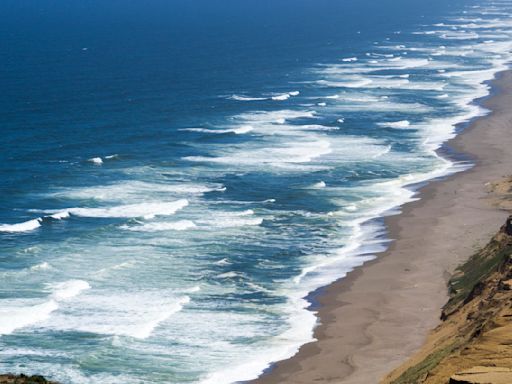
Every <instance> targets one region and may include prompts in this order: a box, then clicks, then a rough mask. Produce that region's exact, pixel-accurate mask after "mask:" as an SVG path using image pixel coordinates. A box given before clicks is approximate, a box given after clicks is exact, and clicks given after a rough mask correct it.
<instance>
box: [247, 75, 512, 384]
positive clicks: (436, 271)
mask: <svg viewBox="0 0 512 384" xmlns="http://www.w3.org/2000/svg"><path fill="white" fill-rule="evenodd" d="M490 84H491V87H492V88H491V93H490V95H489V96H487V97H485V98H483V99H481V103H480V104H481V105H483V106H484V107H486V108H488V109H490V110H491V112H490V113H489V114H487V115H486V116H483V117H479V118H477V119H475V120H474V121H472V122H471V123H470V124H468V125H467V126H466V127H465V128H464V129H463V130H462V131H461V132H458V134H457V136H456V137H455V138H453V139H451V140H449V141H448V142H446V143H445V144H444V145H443V147H442V149H441V150H440V151H441V152H444V151H447V150H448V151H449V152H454V153H456V154H461V155H462V156H464V157H467V156H469V157H471V159H472V160H473V163H474V166H473V167H472V168H470V169H468V170H465V171H464V172H459V173H455V174H452V175H448V176H445V177H443V178H441V179H433V180H430V181H428V182H426V184H425V185H423V186H422V187H420V188H419V189H418V190H417V191H416V196H417V197H419V198H420V199H419V200H417V201H413V202H409V203H407V204H405V205H404V206H402V207H401V210H400V211H401V213H399V214H398V215H394V216H389V217H385V218H384V222H385V225H386V228H387V232H388V235H389V238H390V239H395V240H393V241H392V242H391V243H390V245H389V247H388V249H387V250H386V251H385V252H382V253H380V254H377V258H376V259H375V260H373V261H369V262H367V263H365V264H364V265H363V266H361V267H358V268H356V269H355V270H354V271H352V272H350V273H349V274H348V275H347V276H346V277H345V278H342V279H339V280H338V281H336V282H334V283H332V284H330V285H328V286H326V287H323V288H320V289H319V290H317V291H315V292H312V293H310V295H309V297H308V300H309V301H310V302H311V301H312V300H311V298H312V297H314V299H315V300H314V305H315V310H316V311H317V317H318V319H319V322H318V325H317V327H316V328H315V331H314V337H315V339H316V340H317V341H315V342H312V343H308V344H305V345H303V346H302V347H301V348H300V350H299V352H298V353H297V354H296V355H295V356H293V357H291V358H290V359H287V360H283V361H280V362H276V363H274V364H273V365H272V366H271V368H269V369H268V370H267V371H266V372H265V373H263V374H262V375H261V376H260V377H259V378H258V379H256V380H253V381H249V382H248V383H252V384H274V383H276V384H277V383H293V384H300V383H312V382H320V383H322V382H323V383H334V382H336V383H349V384H371V383H377V382H379V380H381V379H382V378H384V376H385V375H386V374H388V373H389V372H390V371H391V370H392V369H394V368H396V367H398V366H399V365H400V364H401V363H403V362H404V361H405V360H406V359H408V358H409V357H411V356H412V355H413V353H414V352H415V351H417V350H418V349H419V348H420V347H421V346H422V344H423V342H424V341H425V339H426V337H427V335H428V333H429V332H430V331H431V330H432V329H433V328H434V327H435V326H436V325H437V324H439V316H440V313H441V311H440V309H441V307H442V306H443V305H444V304H445V303H446V301H447V299H448V290H447V285H446V283H447V281H448V278H449V277H450V275H451V273H452V272H453V271H454V269H455V268H456V267H457V266H458V265H459V264H461V263H462V262H464V261H465V260H466V259H467V258H469V256H470V255H471V254H472V253H473V251H474V249H475V248H478V247H479V246H482V245H484V244H485V243H486V242H487V240H488V239H489V238H490V237H491V236H492V235H493V234H494V233H495V232H496V231H497V230H498V229H499V227H500V226H501V224H502V223H503V220H504V219H505V217H506V216H507V213H505V212H503V211H500V210H499V209H497V208H495V207H492V205H491V204H490V202H489V201H488V197H487V192H486V188H485V184H486V183H488V182H491V181H496V180H498V179H500V178H501V177H503V176H505V175H507V174H509V172H511V170H512V159H510V160H509V158H508V156H507V150H509V148H512V139H511V137H512V132H510V131H511V130H510V129H509V127H508V126H507V124H509V123H510V122H511V121H512V111H507V107H508V106H509V105H510V104H512V71H509V70H507V71H504V72H500V73H497V74H496V76H495V79H494V80H492V81H491V82H490ZM508 165H510V167H509V166H508ZM312 305H313V303H312Z"/></svg>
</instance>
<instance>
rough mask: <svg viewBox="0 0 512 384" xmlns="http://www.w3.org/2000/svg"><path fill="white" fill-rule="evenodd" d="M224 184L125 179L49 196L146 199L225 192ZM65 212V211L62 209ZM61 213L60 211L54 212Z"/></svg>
mask: <svg viewBox="0 0 512 384" xmlns="http://www.w3.org/2000/svg"><path fill="white" fill-rule="evenodd" d="M225 190H226V188H225V187H224V186H223V185H222V184H197V183H190V182H177V183H176V182H174V183H169V182H161V183H148V182H143V181H135V180H132V181H125V182H120V183H116V184H110V185H98V186H93V187H81V188H63V189H60V190H58V191H56V192H53V193H49V196H52V197H58V198H60V199H78V200H90V199H94V200H98V201H122V202H126V201H138V200H145V199H146V198H147V196H148V195H151V196H159V197H161V198H162V199H163V198H168V196H169V194H175V195H202V194H204V193H208V192H215V191H216V192H223V191H225ZM60 212H62V214H64V212H65V211H60ZM54 213H56V214H59V211H57V212H54Z"/></svg>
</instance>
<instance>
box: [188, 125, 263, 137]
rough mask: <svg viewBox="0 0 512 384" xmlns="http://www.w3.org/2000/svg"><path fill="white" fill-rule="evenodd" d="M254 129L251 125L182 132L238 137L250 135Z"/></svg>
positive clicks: (194, 129) (195, 129)
mask: <svg viewBox="0 0 512 384" xmlns="http://www.w3.org/2000/svg"><path fill="white" fill-rule="evenodd" d="M253 129H254V128H253V127H252V126H250V125H243V126H241V127H238V128H229V129H210V128H183V129H181V130H182V131H189V132H199V133H213V134H226V133H234V134H236V135H241V134H244V133H249V132H251V131H252V130H253Z"/></svg>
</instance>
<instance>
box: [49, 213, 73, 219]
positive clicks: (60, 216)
mask: <svg viewBox="0 0 512 384" xmlns="http://www.w3.org/2000/svg"><path fill="white" fill-rule="evenodd" d="M50 217H51V218H52V219H55V220H62V219H67V218H68V217H69V212H68V211H62V212H57V213H54V214H53V215H50Z"/></svg>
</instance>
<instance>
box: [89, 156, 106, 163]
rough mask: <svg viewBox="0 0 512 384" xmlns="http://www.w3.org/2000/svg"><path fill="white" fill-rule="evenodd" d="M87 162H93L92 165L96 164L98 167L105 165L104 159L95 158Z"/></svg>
mask: <svg viewBox="0 0 512 384" xmlns="http://www.w3.org/2000/svg"><path fill="white" fill-rule="evenodd" d="M87 161H89V162H91V163H94V164H96V165H101V164H103V159H102V158H101V157H93V158H92V159H89V160H87Z"/></svg>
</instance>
